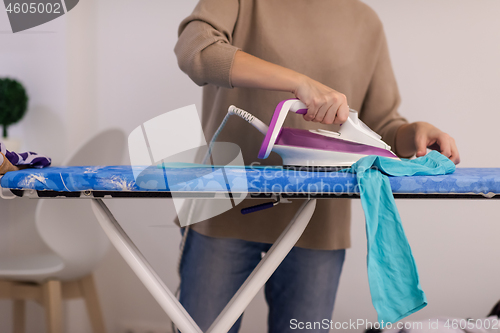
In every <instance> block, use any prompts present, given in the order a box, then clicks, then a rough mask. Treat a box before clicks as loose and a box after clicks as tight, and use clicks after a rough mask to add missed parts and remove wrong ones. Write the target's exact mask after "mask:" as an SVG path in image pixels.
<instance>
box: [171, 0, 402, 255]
mask: <svg viewBox="0 0 500 333" xmlns="http://www.w3.org/2000/svg"><path fill="white" fill-rule="evenodd" d="M239 49H240V50H243V51H245V52H247V53H250V54H252V55H254V56H257V57H259V58H261V59H264V60H267V61H269V62H272V63H275V64H278V65H281V66H284V67H287V68H290V69H293V70H295V71H297V72H299V73H302V74H305V75H307V76H309V77H311V78H312V79H315V80H317V81H319V82H321V83H323V84H325V85H327V86H329V87H331V88H333V89H335V90H337V91H339V92H342V93H343V94H345V95H346V96H347V100H348V102H349V105H350V107H351V108H354V109H356V110H358V111H359V112H360V118H361V119H362V120H363V121H364V122H365V123H366V124H367V125H368V126H370V127H371V128H372V129H373V130H374V131H376V132H378V133H379V134H380V135H382V138H383V140H384V141H386V142H387V143H388V144H389V145H391V146H394V139H395V136H396V131H397V129H398V128H399V126H400V125H402V124H403V123H405V122H406V120H405V119H404V118H402V117H401V116H400V115H399V114H398V113H397V108H398V105H399V103H400V97H399V93H398V88H397V85H396V81H395V78H394V74H393V71H392V67H391V63H390V59H389V52H388V48H387V42H386V38H385V35H384V31H383V28H382V24H381V23H380V21H379V19H378V17H377V15H376V14H375V12H374V11H373V10H372V9H370V8H369V7H368V6H367V5H365V4H364V3H362V2H360V1H358V0H239V1H237V0H201V1H200V2H199V3H198V5H197V6H196V8H195V10H194V12H193V13H192V14H191V15H190V16H189V17H187V18H186V19H185V20H184V21H182V23H181V25H180V27H179V40H178V42H177V45H176V47H175V53H176V55H177V59H178V62H179V66H180V68H181V69H182V70H183V71H184V72H185V73H186V74H188V75H189V77H191V79H192V80H193V81H194V82H195V83H196V84H198V85H200V86H203V111H202V125H203V129H204V131H205V136H206V138H207V141H208V140H210V138H211V137H212V135H213V134H214V132H215V130H216V129H217V127H218V126H219V124H220V123H221V121H222V119H223V118H224V116H225V114H226V112H227V108H228V106H229V105H231V104H234V105H236V106H238V107H240V108H242V109H244V110H247V111H249V112H251V113H253V114H254V115H255V116H257V117H258V118H260V119H261V120H262V121H264V122H265V123H269V122H270V120H271V117H272V114H273V112H274V108H275V106H276V105H277V104H278V103H279V102H280V101H281V100H284V99H288V98H294V96H293V95H292V94H290V93H285V92H276V91H266V90H260V89H247V88H233V87H232V84H231V67H232V63H233V59H234V55H235V53H236V51H237V50H239ZM285 126H288V127H297V128H304V129H311V128H325V129H328V128H329V126H331V125H320V124H318V123H312V122H306V121H304V120H303V118H302V117H287V120H286V122H285ZM218 140H219V141H226V142H234V143H236V144H238V145H239V146H240V148H241V149H242V152H243V157H244V159H245V163H246V164H250V163H252V162H254V161H258V162H261V163H263V164H264V163H265V164H278V165H280V164H281V158H280V157H279V156H278V155H276V154H274V153H272V154H271V156H270V158H268V159H267V160H258V158H257V154H258V151H259V147H260V145H261V143H262V140H263V137H262V134H260V133H259V132H257V131H256V130H255V129H254V128H253V127H252V126H251V125H249V124H248V123H246V122H245V121H243V120H242V119H239V118H238V117H232V118H231V119H230V120H229V121H228V123H227V124H226V126H225V127H224V130H223V131H222V133H221V134H220V136H219V139H218ZM257 203H259V201H256V200H252V201H251V202H249V201H248V200H247V201H244V202H243V203H241V204H240V205H239V206H238V208H240V207H246V206H251V205H253V204H257ZM300 204H301V200H294V202H293V203H285V204H280V205H278V206H276V207H275V208H272V209H268V210H264V211H261V212H256V213H252V214H249V215H241V213H240V211H239V209H238V208H236V209H233V210H231V211H229V212H226V213H224V214H222V215H219V216H217V217H214V218H212V219H210V220H207V221H203V222H200V223H197V224H195V225H193V226H192V227H193V229H194V230H196V231H197V232H200V233H202V234H204V235H208V236H213V237H231V238H238V239H244V240H249V241H257V242H266V243H272V242H274V241H275V240H276V238H277V237H278V236H279V234H280V233H281V231H282V230H283V229H284V228H285V226H286V225H287V223H288V222H289V221H290V220H291V219H292V217H293V215H294V214H295V212H296V211H297V209H298V207H299V205H300ZM356 223H363V222H362V221H356ZM297 246H300V247H304V248H310V249H342V248H347V247H349V246H350V201H349V199H324V200H318V204H317V208H316V212H315V213H314V216H313V218H312V220H311V222H310V224H309V226H308V227H307V229H306V231H305V232H304V234H303V235H302V237H301V239H300V240H299V241H298V243H297Z"/></svg>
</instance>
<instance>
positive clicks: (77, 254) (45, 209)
mask: <svg viewBox="0 0 500 333" xmlns="http://www.w3.org/2000/svg"><path fill="white" fill-rule="evenodd" d="M125 144H126V136H125V133H124V132H123V131H121V130H118V129H110V130H106V131H103V132H101V133H99V134H98V135H96V136H94V137H93V138H91V139H90V140H89V141H87V142H86V143H84V144H83V145H82V146H80V148H79V149H78V150H76V151H75V153H74V154H73V155H72V156H70V157H69V158H68V159H67V160H66V161H65V162H64V163H63V164H64V165H66V166H76V165H92V166H96V165H119V164H121V163H122V159H123V156H124V152H125ZM36 226H37V229H38V232H39V234H40V236H41V238H42V239H43V241H44V242H45V243H46V244H47V245H48V246H49V247H50V248H51V249H52V251H54V252H55V253H56V254H57V255H58V256H59V257H60V258H61V259H62V261H63V262H64V269H63V270H62V271H60V272H58V273H57V274H56V276H54V277H55V278H58V279H61V280H68V279H75V278H78V277H82V276H84V275H87V274H90V273H91V272H92V271H93V270H94V269H95V267H96V265H97V264H98V263H99V262H100V260H101V259H102V258H103V256H104V255H105V254H106V252H107V250H108V248H109V240H108V239H107V237H106V235H105V234H104V232H103V231H102V229H101V227H100V226H99V224H98V222H97V220H96V218H95V216H94V214H93V213H92V209H91V206H90V200H85V199H41V200H39V203H38V205H37V209H36Z"/></svg>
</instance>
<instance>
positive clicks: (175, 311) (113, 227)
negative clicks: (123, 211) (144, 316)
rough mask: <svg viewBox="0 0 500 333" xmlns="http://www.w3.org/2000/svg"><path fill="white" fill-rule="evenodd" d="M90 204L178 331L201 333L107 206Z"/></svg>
mask: <svg viewBox="0 0 500 333" xmlns="http://www.w3.org/2000/svg"><path fill="white" fill-rule="evenodd" d="M91 204H92V210H93V211H94V214H95V216H96V218H97V220H98V221H99V223H100V225H101V227H102V228H103V229H104V232H105V233H106V235H107V236H108V238H109V239H110V241H111V243H112V244H113V245H114V246H115V247H116V249H117V250H118V252H119V253H120V254H121V256H122V257H123V258H124V259H125V261H126V262H127V264H128V265H129V266H130V267H131V268H132V270H133V271H134V272H135V274H137V276H138V277H139V279H140V280H141V281H142V283H143V284H144V285H145V286H146V288H147V289H148V290H149V292H150V293H151V294H152V295H153V297H154V298H155V299H156V301H157V302H158V303H159V304H160V306H161V307H162V308H163V310H164V311H165V312H166V313H167V315H168V316H169V317H170V319H171V320H172V321H173V322H174V323H175V325H176V326H177V327H178V328H179V330H180V331H181V332H183V333H202V331H201V329H200V328H199V327H198V325H197V324H196V323H195V321H194V320H193V319H192V318H191V316H190V315H189V314H188V313H187V311H186V310H185V309H184V307H183V306H182V305H181V304H180V303H179V301H178V300H177V298H176V297H175V296H174V295H173V294H172V293H171V292H170V290H169V289H168V288H167V286H166V285H165V284H164V283H163V281H162V280H161V279H160V277H159V276H158V275H157V274H156V273H155V271H154V270H153V268H152V267H151V266H150V265H149V263H148V262H147V260H146V258H144V256H143V255H142V254H141V252H140V251H139V249H138V248H137V247H136V246H135V245H134V243H132V240H131V239H130V238H129V237H128V236H127V234H126V233H125V231H124V230H123V229H122V227H121V226H120V225H119V224H118V222H117V221H116V219H115V218H114V216H113V214H112V213H111V212H110V210H109V209H108V207H107V206H106V204H105V203H104V202H103V201H102V200H101V199H93V200H92V202H91Z"/></svg>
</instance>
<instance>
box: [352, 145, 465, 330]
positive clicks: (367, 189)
mask: <svg viewBox="0 0 500 333" xmlns="http://www.w3.org/2000/svg"><path fill="white" fill-rule="evenodd" d="M454 171H455V164H454V163H453V162H452V161H450V160H449V159H448V158H447V157H445V156H444V155H442V154H440V153H439V152H437V151H431V152H429V153H428V154H427V155H425V156H423V157H419V158H416V159H413V160H401V161H399V160H396V159H391V158H388V157H381V156H375V155H371V156H366V157H363V158H361V159H360V160H359V161H358V162H356V163H355V164H353V165H352V166H351V169H349V170H348V172H351V173H356V178H357V182H358V186H359V188H360V195H361V204H362V206H363V210H364V212H365V221H366V238H367V252H368V254H367V268H368V282H369V285H370V293H371V296H372V303H373V306H374V307H375V310H377V314H378V321H379V322H380V323H381V324H382V321H383V324H384V326H385V325H386V324H387V323H388V322H390V323H395V322H397V321H399V320H401V319H403V318H404V317H406V316H409V315H410V314H412V313H414V312H416V311H418V310H420V309H422V308H423V307H425V306H426V305H427V298H426V296H425V294H424V292H423V290H422V288H421V286H420V278H419V275H418V271H417V266H416V264H415V260H414V258H413V254H412V252H411V248H410V244H409V243H408V239H407V238H406V235H405V232H404V230H403V226H402V224H401V217H400V216H399V213H398V209H397V207H396V203H395V201H394V196H393V194H392V190H391V185H390V183H389V178H388V176H429V175H444V174H449V173H453V172H454Z"/></svg>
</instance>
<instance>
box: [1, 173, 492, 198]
mask: <svg viewBox="0 0 500 333" xmlns="http://www.w3.org/2000/svg"><path fill="white" fill-rule="evenodd" d="M134 169H135V171H136V174H138V173H139V172H141V171H142V173H141V174H140V176H139V177H138V179H137V181H136V180H135V179H134ZM222 170H223V171H224V172H222ZM389 178H390V183H391V187H392V191H393V192H394V193H410V194H415V193H420V194H443V193H455V194H484V195H492V194H500V168H457V169H456V171H455V172H454V173H453V174H450V175H444V176H412V177H389ZM166 179H167V180H168V181H166ZM226 179H227V181H226ZM0 185H1V186H2V187H3V188H10V189H19V190H22V189H32V190H38V191H58V192H80V191H89V190H90V191H124V192H144V191H154V192H158V191H166V192H227V191H228V190H230V191H231V192H248V193H304V194H314V193H321V194H325V193H331V194H340V193H359V190H358V188H357V186H356V179H355V175H353V174H350V173H345V172H321V171H315V172H307V171H296V170H287V169H283V168H281V167H265V168H263V167H260V168H255V167H246V168H244V167H223V168H219V169H217V170H215V171H214V170H212V169H211V168H207V167H199V166H197V167H196V166H193V167H173V168H167V167H161V166H160V167H158V166H155V167H148V168H146V169H145V167H135V166H75V167H49V168H45V169H24V170H20V171H14V172H8V173H7V174H5V175H4V176H3V177H2V178H1V180H0Z"/></svg>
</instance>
